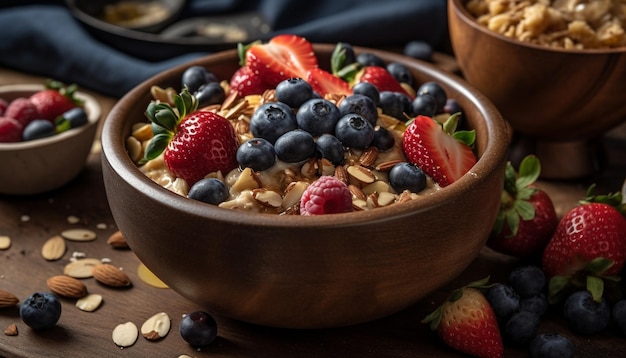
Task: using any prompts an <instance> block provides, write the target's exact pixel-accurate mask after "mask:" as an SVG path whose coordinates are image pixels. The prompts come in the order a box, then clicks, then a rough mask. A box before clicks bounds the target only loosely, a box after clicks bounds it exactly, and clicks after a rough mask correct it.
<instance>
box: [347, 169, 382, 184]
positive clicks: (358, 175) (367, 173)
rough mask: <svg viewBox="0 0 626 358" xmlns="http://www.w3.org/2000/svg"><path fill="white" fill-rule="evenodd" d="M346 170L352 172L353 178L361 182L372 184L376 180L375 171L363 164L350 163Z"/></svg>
mask: <svg viewBox="0 0 626 358" xmlns="http://www.w3.org/2000/svg"><path fill="white" fill-rule="evenodd" d="M346 170H347V172H348V174H350V177H351V178H354V179H356V180H357V181H359V182H361V183H364V184H371V183H373V182H374V181H375V180H376V176H374V173H372V171H371V170H369V169H367V168H365V167H363V166H360V165H350V166H349V167H348V168H347V169H346Z"/></svg>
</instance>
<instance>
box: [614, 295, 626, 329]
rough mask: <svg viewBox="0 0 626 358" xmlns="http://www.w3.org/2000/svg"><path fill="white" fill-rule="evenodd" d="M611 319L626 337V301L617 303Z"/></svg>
mask: <svg viewBox="0 0 626 358" xmlns="http://www.w3.org/2000/svg"><path fill="white" fill-rule="evenodd" d="M611 317H612V318H613V322H615V325H617V328H619V330H620V331H621V332H622V334H624V335H626V299H623V300H620V301H617V302H616V303H615V305H613V310H612V311H611Z"/></svg>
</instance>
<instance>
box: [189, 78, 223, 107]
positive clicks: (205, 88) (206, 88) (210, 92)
mask: <svg viewBox="0 0 626 358" xmlns="http://www.w3.org/2000/svg"><path fill="white" fill-rule="evenodd" d="M193 95H194V96H195V97H196V100H198V108H203V107H206V106H210V105H212V104H219V103H222V102H224V99H226V92H224V88H222V86H220V84H219V82H209V83H207V84H203V85H201V86H200V87H199V88H198V90H197V91H196V92H195V93H194V94H193Z"/></svg>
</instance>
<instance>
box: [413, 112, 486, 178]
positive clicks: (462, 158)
mask: <svg viewBox="0 0 626 358" xmlns="http://www.w3.org/2000/svg"><path fill="white" fill-rule="evenodd" d="M457 123H458V115H452V116H450V118H449V119H448V120H447V121H446V122H445V123H444V124H443V125H442V124H441V123H439V122H437V121H436V120H434V119H432V118H430V117H426V116H417V117H415V119H413V120H412V121H411V122H410V124H408V126H407V128H406V130H405V131H404V135H403V137H402V149H403V150H404V154H405V155H406V157H407V159H408V160H409V161H410V162H411V163H413V164H415V165H417V166H418V167H420V168H421V169H422V170H423V171H424V172H425V173H426V174H428V175H429V176H430V177H431V178H432V179H433V180H434V181H435V182H437V183H438V184H439V185H440V186H441V187H446V186H448V185H450V184H452V183H453V182H455V181H456V180H457V179H459V178H460V177H461V176H463V175H464V174H465V173H467V172H468V171H469V170H470V169H471V168H472V166H473V165H474V164H475V163H476V156H475V155H474V153H473V152H472V148H471V146H472V145H473V143H474V140H475V139H476V133H475V131H474V130H471V131H456V125H457Z"/></svg>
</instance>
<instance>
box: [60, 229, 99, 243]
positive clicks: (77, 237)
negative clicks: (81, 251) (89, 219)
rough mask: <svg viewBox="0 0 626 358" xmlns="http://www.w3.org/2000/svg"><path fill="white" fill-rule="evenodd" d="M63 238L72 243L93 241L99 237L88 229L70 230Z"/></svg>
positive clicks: (63, 233)
mask: <svg viewBox="0 0 626 358" xmlns="http://www.w3.org/2000/svg"><path fill="white" fill-rule="evenodd" d="M61 236H63V237H64V238H66V239H68V240H71V241H93V240H95V239H96V238H97V236H98V235H97V234H96V233H95V232H94V231H91V230H87V229H69V230H65V231H63V232H62V233H61Z"/></svg>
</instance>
